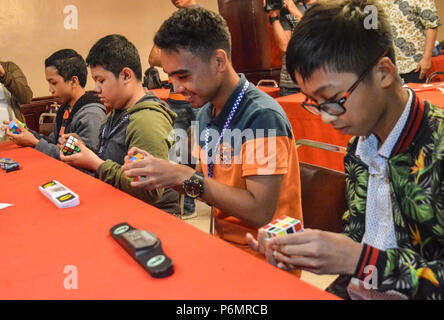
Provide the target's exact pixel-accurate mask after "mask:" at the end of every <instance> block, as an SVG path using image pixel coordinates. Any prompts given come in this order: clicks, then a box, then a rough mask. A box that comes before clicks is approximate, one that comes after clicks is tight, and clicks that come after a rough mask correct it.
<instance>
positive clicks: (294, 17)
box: [268, 0, 316, 96]
mask: <svg viewBox="0 0 444 320" xmlns="http://www.w3.org/2000/svg"><path fill="white" fill-rule="evenodd" d="M314 2H316V0H307V1H296V0H283V8H282V9H281V10H273V11H270V12H269V13H268V20H269V22H270V24H271V27H272V29H273V35H274V39H275V41H276V44H277V46H278V47H279V49H280V50H281V51H282V52H283V53H284V54H283V56H282V67H281V74H280V81H279V88H280V95H281V96H287V95H290V94H295V93H298V92H300V88H299V85H298V84H297V83H295V82H294V81H293V80H292V79H291V76H290V74H289V73H288V72H287V67H286V65H285V59H286V58H285V57H286V55H285V52H286V51H287V45H288V42H289V41H290V38H291V34H292V32H293V30H294V28H295V27H296V24H297V23H298V21H299V20H301V18H302V16H303V13H304V12H305V10H306V8H307V6H310V5H311V4H312V3H314Z"/></svg>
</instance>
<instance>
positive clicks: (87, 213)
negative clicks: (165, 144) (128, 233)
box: [0, 143, 336, 300]
mask: <svg viewBox="0 0 444 320" xmlns="http://www.w3.org/2000/svg"><path fill="white" fill-rule="evenodd" d="M3 157H6V158H12V159H14V160H16V161H18V162H19V164H20V167H21V168H20V170H18V171H14V172H9V173H6V172H4V171H3V170H0V186H1V192H0V203H11V204H14V206H12V207H9V208H6V209H2V210H0V243H1V254H2V258H1V263H0V299H179V300H183V299H221V300H228V299H258V300H259V299H260V300H262V299H332V298H336V297H334V296H332V295H330V294H328V293H326V292H324V291H321V290H319V289H317V288H315V287H313V286H311V285H309V284H307V283H305V282H303V281H301V280H299V279H297V278H296V277H294V276H293V275H291V274H289V273H287V272H284V271H282V270H279V269H277V268H275V267H272V266H271V265H269V264H267V263H266V262H264V261H262V260H260V259H257V258H255V257H253V256H251V255H249V254H247V253H245V252H244V251H242V250H240V249H238V248H235V247H233V246H231V245H230V244H228V243H226V242H224V241H223V240H220V239H218V238H215V237H213V236H210V235H208V234H207V233H204V232H202V231H200V230H199V229H197V228H195V227H193V226H191V225H189V224H187V223H186V222H184V221H182V220H180V219H178V218H175V217H173V216H171V215H169V214H167V213H164V212H163V211H160V210H158V209H156V208H154V207H152V206H150V205H148V204H146V203H144V202H142V201H140V200H138V199H136V198H133V197H131V196H129V195H128V194H126V193H124V192H121V191H119V190H117V189H115V188H113V187H112V186H110V185H108V184H106V183H104V182H102V181H100V180H98V179H95V178H93V177H90V176H88V175H86V174H84V173H82V172H80V171H78V170H76V169H74V168H72V167H70V166H68V165H66V164H64V163H62V162H60V161H57V160H55V159H52V158H50V157H48V156H46V155H44V154H42V153H40V152H38V151H36V150H34V149H31V148H16V147H13V146H12V145H11V144H10V143H5V144H0V158H3ZM53 179H56V180H58V181H59V182H61V183H62V184H64V185H65V186H67V187H68V188H70V189H71V190H72V191H74V192H75V193H77V194H78V195H79V197H80V205H78V206H77V207H74V208H70V209H58V208H57V207H55V206H54V205H53V204H52V203H51V202H50V201H49V200H48V199H46V198H45V197H44V196H43V195H42V194H41V193H40V191H39V190H38V186H40V185H42V184H44V183H46V182H48V181H50V180H53ZM121 222H127V223H129V224H131V225H132V226H133V227H136V228H139V229H145V230H149V231H152V232H154V233H156V234H157V235H158V236H159V238H160V239H161V241H162V245H163V249H164V251H165V253H166V254H167V255H168V256H169V257H171V258H172V260H173V261H174V265H175V273H174V274H173V275H172V276H170V277H168V278H165V279H154V278H152V277H151V276H149V275H148V273H146V272H145V270H144V269H143V268H142V267H141V266H139V265H138V264H137V263H136V262H135V261H134V260H133V259H132V258H131V257H130V256H129V255H128V253H126V252H125V251H124V250H123V249H122V248H121V247H120V246H119V245H118V244H117V243H116V242H115V241H114V240H113V239H112V238H111V236H110V234H109V230H110V228H111V227H112V226H114V225H116V224H118V223H121ZM70 266H74V267H75V269H73V268H72V267H70ZM66 267H68V269H66V270H68V271H66V270H65V268H66ZM72 270H76V271H77V283H78V288H77V289H70V290H68V289H66V288H65V281H68V283H73V282H72V280H70V279H71V278H68V280H66V279H67V277H73V276H74V273H73V271H72ZM65 272H66V273H65Z"/></svg>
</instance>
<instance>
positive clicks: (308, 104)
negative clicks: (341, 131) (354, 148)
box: [302, 50, 388, 116]
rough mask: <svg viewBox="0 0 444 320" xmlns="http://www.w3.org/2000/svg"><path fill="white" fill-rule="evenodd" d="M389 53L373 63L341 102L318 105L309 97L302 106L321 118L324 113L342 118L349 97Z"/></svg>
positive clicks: (383, 54)
mask: <svg viewBox="0 0 444 320" xmlns="http://www.w3.org/2000/svg"><path fill="white" fill-rule="evenodd" d="M387 53H388V50H385V51H384V52H383V53H382V54H381V55H380V56H379V57H378V59H376V60H375V62H374V63H372V64H371V65H370V66H369V67H368V68H367V69H366V70H365V71H364V72H363V73H362V75H361V76H360V77H359V78H358V80H356V81H355V83H353V85H352V86H351V87H350V89H348V90H347V92H346V93H345V94H344V95H343V96H342V98H340V99H339V100H336V101H333V100H330V101H326V102H323V103H321V104H318V103H316V102H314V101H313V99H311V98H309V97H307V98H306V99H305V101H304V102H302V106H303V107H304V109H305V110H307V111H309V112H311V113H313V114H315V115H317V116H319V115H320V114H321V112H322V111H324V112H326V113H328V114H330V115H332V116H340V115H341V114H344V113H345V108H344V103H345V102H346V101H347V99H348V97H350V95H351V94H352V92H353V91H354V90H355V89H356V88H357V87H358V85H359V84H360V83H361V81H362V80H363V79H364V78H365V77H366V76H367V74H368V73H369V72H370V70H372V68H373V67H374V66H375V65H376V63H378V61H379V60H380V59H382V58H383V57H384V56H385V55H386V54H387Z"/></svg>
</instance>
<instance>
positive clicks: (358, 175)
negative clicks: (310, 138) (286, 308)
mask: <svg viewBox="0 0 444 320" xmlns="http://www.w3.org/2000/svg"><path fill="white" fill-rule="evenodd" d="M369 6H370V7H369ZM369 9H370V10H369ZM371 11H372V12H377V14H378V16H377V27H376V28H366V26H368V23H367V24H366V23H364V22H365V19H368V14H369V12H371ZM390 30H391V29H390V25H389V23H388V22H387V18H386V16H385V15H384V13H383V11H381V8H380V7H379V6H378V5H377V4H376V3H375V2H373V1H365V2H364V1H358V0H333V1H319V2H317V3H316V4H314V5H313V7H312V8H311V9H309V10H307V11H306V13H305V15H304V17H303V18H302V20H301V22H300V23H299V24H298V26H297V27H296V29H295V31H294V33H293V37H292V39H291V41H290V43H289V46H288V50H287V67H288V70H291V74H292V75H293V76H294V77H295V79H296V80H297V82H298V83H299V84H300V86H301V89H302V92H303V93H304V94H305V95H306V96H307V99H306V101H305V102H304V107H305V108H306V109H307V110H309V111H311V112H313V113H315V114H318V115H319V116H321V117H322V120H323V121H324V122H326V123H329V124H331V125H332V126H333V128H335V129H337V130H339V131H341V132H342V133H344V134H351V135H354V136H355V137H354V138H352V139H351V140H350V143H349V145H348V148H347V154H346V156H345V160H344V161H345V177H346V186H347V188H346V198H347V201H348V206H349V210H348V211H346V212H345V213H344V216H343V226H344V232H343V234H337V233H331V232H325V231H319V230H309V229H305V230H304V232H302V233H298V234H293V235H289V236H285V237H281V238H275V239H273V240H271V241H269V242H268V243H267V245H266V247H265V245H264V241H263V231H260V232H259V236H258V237H259V239H258V241H255V240H254V239H253V238H252V237H249V239H250V244H251V245H252V246H253V247H254V248H255V249H257V250H259V251H262V252H264V251H265V254H266V256H267V258H268V260H269V262H270V263H272V264H274V265H277V266H278V267H281V268H283V269H291V268H293V267H298V268H301V269H303V270H308V271H312V272H315V273H319V274H340V277H339V278H338V279H337V281H335V282H334V283H333V284H332V285H331V286H330V287H329V288H328V291H330V292H333V293H335V294H337V295H340V296H341V297H344V298H352V299H442V298H443V294H444V247H443V244H444V241H443V240H444V192H443V190H444V189H443V187H444V183H443V180H444V179H443V174H444V172H443V165H444V161H443V160H444V152H443V150H444V149H443V148H442V146H443V145H444V112H443V111H442V110H441V109H440V108H437V107H436V106H433V105H431V104H430V103H429V102H425V101H421V100H420V99H419V98H418V97H417V96H416V95H415V93H414V92H413V91H412V90H410V89H408V88H404V87H403V86H402V83H401V80H400V77H399V75H398V73H397V68H396V66H395V63H394V61H395V58H394V50H393V46H392V36H391V33H390ZM345 35H346V36H345ZM307 52H309V53H310V54H307ZM326 183H328V182H326ZM320 192H321V191H320Z"/></svg>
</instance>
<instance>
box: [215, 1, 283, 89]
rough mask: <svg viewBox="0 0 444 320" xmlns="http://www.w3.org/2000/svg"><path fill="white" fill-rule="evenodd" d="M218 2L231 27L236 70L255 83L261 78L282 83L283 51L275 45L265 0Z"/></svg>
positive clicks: (221, 12) (233, 59) (233, 60)
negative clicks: (280, 76)
mask: <svg viewBox="0 0 444 320" xmlns="http://www.w3.org/2000/svg"><path fill="white" fill-rule="evenodd" d="M218 4H219V12H220V14H221V15H222V16H223V17H224V19H225V20H226V21H227V25H228V28H229V29H230V33H231V42H232V54H231V56H232V62H233V66H234V68H235V70H236V71H237V72H241V73H244V74H245V76H246V77H247V79H248V80H250V81H251V82H253V83H254V84H257V82H258V81H259V80H261V79H274V80H276V81H277V82H278V83H279V74H280V70H281V65H282V52H281V51H280V50H279V48H278V47H277V45H276V44H275V41H274V37H273V31H272V29H271V26H270V24H269V22H268V18H267V15H266V13H265V11H264V8H263V0H218Z"/></svg>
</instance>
